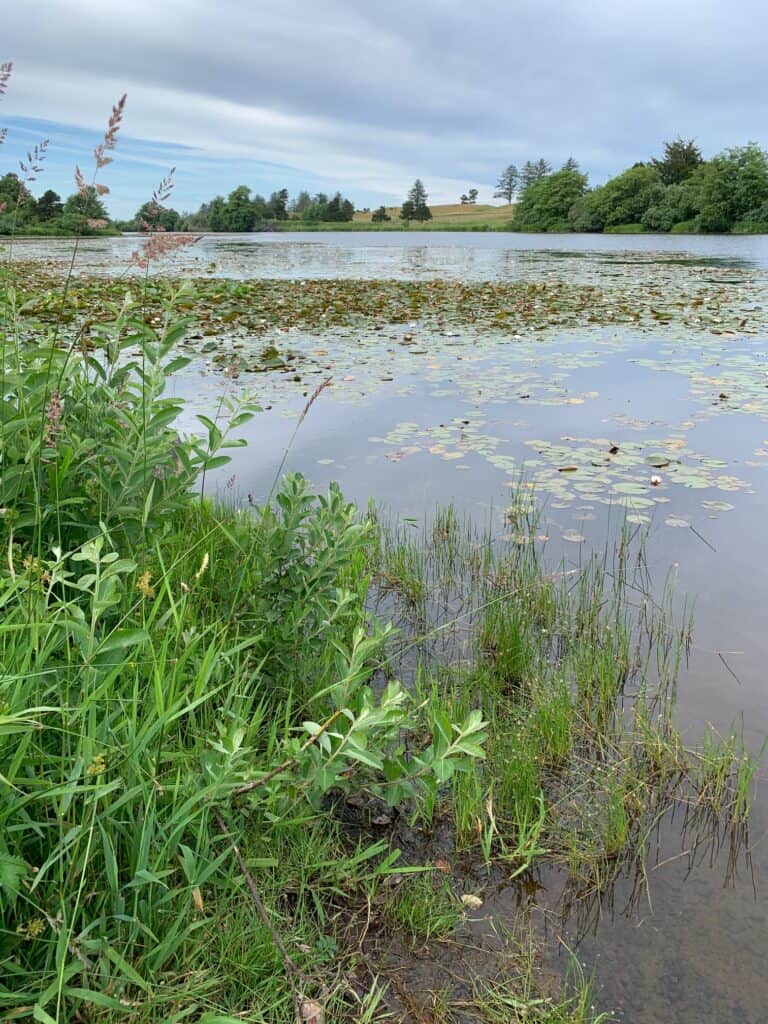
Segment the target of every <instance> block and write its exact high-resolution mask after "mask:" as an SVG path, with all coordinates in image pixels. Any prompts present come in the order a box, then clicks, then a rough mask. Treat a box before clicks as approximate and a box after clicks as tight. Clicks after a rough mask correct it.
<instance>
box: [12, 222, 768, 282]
mask: <svg viewBox="0 0 768 1024" xmlns="http://www.w3.org/2000/svg"><path fill="white" fill-rule="evenodd" d="M140 241H141V239H140V238H139V237H137V236H125V237H121V238H108V239H86V240H83V241H82V242H81V243H80V246H79V250H78V267H79V268H80V269H81V270H89V271H114V270H116V269H122V268H124V267H125V266H126V264H127V262H128V260H129V258H130V254H131V252H132V251H133V250H134V249H135V248H136V247H137V245H138V244H139V243H140ZM72 244H73V243H72V241H71V240H67V239H21V240H17V241H15V242H14V243H13V251H14V253H15V255H16V256H17V257H21V258H25V257H26V258H40V259H49V260H53V261H59V262H63V261H66V260H67V259H68V257H69V254H70V253H71V250H72ZM654 264H656V265H679V266H688V267H706V266H710V267H712V268H713V269H723V268H727V267H733V268H741V269H751V268H755V269H768V236H763V235H744V236H729V235H712V236H701V235H691V236H685V237H683V236H680V235H627V236H615V235H517V234H514V233H507V232H479V233H471V232H457V233H453V232H443V231H440V232H419V231H409V232H323V233H299V232H291V233H290V234H280V233H273V234H250V235H205V236H203V237H202V238H201V239H200V241H199V242H198V243H197V244H196V245H195V246H193V247H191V248H188V249H185V250H182V251H181V252H179V253H177V254H175V255H174V257H173V259H172V261H170V262H169V263H168V264H167V265H166V266H165V269H166V270H172V271H173V272H183V273H193V274H203V273H206V272H208V273H213V274H215V275H216V276H218V277H302V276H304V277H313V278H322V277H365V278H376V277H388V278H414V279H418V278H430V277H447V278H452V279H460V280H486V279H502V280H514V279H516V278H527V277H529V276H530V275H532V274H533V275H540V274H542V273H547V272H548V268H551V269H550V271H549V272H552V273H557V274H558V275H562V274H563V273H567V274H569V275H570V276H571V277H572V278H573V279H574V280H576V279H578V280H581V279H589V278H591V277H592V275H593V274H594V273H600V272H602V273H603V274H605V273H606V272H607V271H610V268H611V266H614V267H615V268H616V270H617V272H618V271H619V270H620V269H621V268H622V266H624V267H627V266H629V267H632V266H641V265H642V266H646V267H647V266H652V265H654Z"/></svg>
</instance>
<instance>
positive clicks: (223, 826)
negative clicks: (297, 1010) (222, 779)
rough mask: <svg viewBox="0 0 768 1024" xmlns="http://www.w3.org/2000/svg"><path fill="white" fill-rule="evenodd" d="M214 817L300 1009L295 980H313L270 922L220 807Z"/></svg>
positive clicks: (310, 981) (305, 981)
mask: <svg viewBox="0 0 768 1024" xmlns="http://www.w3.org/2000/svg"><path fill="white" fill-rule="evenodd" d="M213 816H214V817H215V818H216V823H217V824H218V826H219V829H220V830H221V833H222V835H223V836H224V837H225V838H226V839H227V840H228V841H229V843H230V845H231V847H232V852H233V853H234V855H235V859H236V860H237V864H238V867H239V868H240V872H241V874H242V876H243V878H244V879H245V882H246V885H247V886H248V891H249V892H250V894H251V898H252V899H253V902H254V903H255V904H256V909H257V910H258V912H259V917H260V918H261V920H262V921H263V922H264V924H265V926H266V928H267V930H268V931H269V934H270V935H271V936H272V941H273V942H274V944H275V946H276V947H277V950H278V952H279V953H280V956H281V957H282V961H283V966H284V967H285V972H286V976H287V978H288V984H289V985H290V987H291V992H292V993H293V997H294V1000H295V1001H296V1006H297V1007H298V1005H299V1002H300V1000H301V998H302V995H301V992H300V991H299V989H298V988H297V987H296V982H295V980H294V979H295V978H299V979H300V980H301V981H302V982H304V983H305V984H307V983H309V984H313V982H312V979H311V978H308V977H307V976H306V975H305V974H303V973H302V971H301V970H300V969H299V968H298V967H297V966H296V964H295V963H294V962H293V960H292V958H291V955H290V954H289V952H288V950H287V949H286V948H285V943H284V942H283V940H282V939H281V938H280V935H279V933H278V932H277V931H276V929H275V927H274V925H273V924H272V921H271V920H270V917H269V914H268V913H267V908H266V907H265V906H264V903H263V901H262V899H261V896H260V895H259V890H258V888H257V887H256V882H255V881H254V878H253V875H252V874H251V873H250V871H249V870H248V865H247V864H246V863H245V859H244V858H243V855H242V853H241V852H240V847H239V846H238V845H237V843H236V842H235V840H234V839H233V837H232V833H231V832H230V831H229V829H228V828H227V823H226V822H225V821H224V818H223V817H222V816H221V813H220V811H219V809H218V807H214V808H213Z"/></svg>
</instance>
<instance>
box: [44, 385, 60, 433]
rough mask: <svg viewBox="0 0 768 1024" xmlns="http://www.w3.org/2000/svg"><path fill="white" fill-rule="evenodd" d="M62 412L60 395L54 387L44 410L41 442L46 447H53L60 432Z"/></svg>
mask: <svg viewBox="0 0 768 1024" xmlns="http://www.w3.org/2000/svg"><path fill="white" fill-rule="evenodd" d="M62 412H63V406H62V404H61V395H60V394H59V392H58V391H56V390H55V389H54V390H53V391H52V392H51V397H50V399H49V401H48V408H47V409H46V411H45V420H46V424H45V436H44V438H43V444H44V445H45V446H46V447H47V448H55V447H56V441H57V439H58V436H59V434H60V433H61V414H62Z"/></svg>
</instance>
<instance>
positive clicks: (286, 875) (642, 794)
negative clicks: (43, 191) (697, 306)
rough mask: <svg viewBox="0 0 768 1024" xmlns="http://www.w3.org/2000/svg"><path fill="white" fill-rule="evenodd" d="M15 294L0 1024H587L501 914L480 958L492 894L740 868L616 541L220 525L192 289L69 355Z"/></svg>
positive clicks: (741, 774)
mask: <svg viewBox="0 0 768 1024" xmlns="http://www.w3.org/2000/svg"><path fill="white" fill-rule="evenodd" d="M110 130H112V126H111V127H110ZM113 135H114V132H113ZM75 254H76V250H75ZM73 262H74V256H73ZM14 273H15V272H14V270H13V267H12V265H11V264H10V263H9V264H8V265H7V266H6V267H5V268H4V269H3V280H2V289H1V290H0V371H1V375H0V409H1V410H2V446H1V448H0V459H1V460H2V462H1V465H0V470H1V473H0V548H1V549H2V551H3V562H2V566H1V567H0V609H2V621H0V794H1V795H2V800H1V802H0V921H1V925H0V965H1V969H0V1019H3V1020H35V1021H40V1022H43V1024H51V1022H56V1024H65V1022H66V1024H70V1022H93V1021H99V1020H104V1021H117V1020H120V1021H126V1022H130V1024H139V1022H146V1024H148V1022H161V1021H162V1022H177V1021H195V1022H201V1024H236V1022H241V1021H252V1022H270V1024H272V1022H274V1024H278V1022H286V1021H288V1022H290V1021H303V1022H305V1024H306V1022H314V1024H321V1022H323V1021H328V1022H330V1021H360V1022H364V1021H376V1020H385V1019H390V1020H392V1019H395V1020H397V1019H401V1020H411V1021H416V1022H421V1021H427V1020H428V1021H443V1020H445V1021H448V1020H466V1021H483V1022H488V1024H490V1022H502V1021H505V1022H506V1021H515V1020H519V1021H522V1020H525V1021H539V1022H550V1024H554V1022H578V1024H587V1022H591V1024H595V1022H597V1021H601V1020H607V1019H609V1017H608V1016H607V1015H606V1013H604V1012H603V1013H601V1012H598V1010H596V1009H595V1008H594V1007H593V998H592V988H591V980H590V979H589V978H587V977H585V976H584V974H583V972H582V971H581V969H580V968H579V965H578V962H577V961H576V960H575V958H574V961H573V969H572V971H571V974H570V976H569V978H568V979H566V981H565V983H564V984H558V983H556V982H555V981H554V980H553V979H551V978H549V977H548V976H547V975H546V973H545V972H544V971H543V970H542V968H541V964H540V960H539V949H538V941H539V940H538V938H537V936H536V935H535V934H534V932H533V931H532V930H531V929H530V928H529V925H528V922H527V920H526V916H525V914H524V913H523V912H521V914H520V915H519V919H515V920H511V921H503V922H502V921H494V922H490V921H489V922H488V931H489V932H490V933H492V939H493V941H492V942H490V943H488V942H485V941H483V942H482V943H480V942H478V941H477V939H476V938H475V936H476V934H477V933H476V931H474V930H473V929H474V928H475V927H476V924H477V921H478V920H480V919H482V917H483V905H484V901H485V895H486V887H487V886H488V885H490V883H491V881H492V880H494V879H495V880H499V879H503V880H506V881H507V882H508V883H509V884H513V883H514V884H524V883H525V880H526V879H527V878H529V877H530V873H531V871H532V869H534V868H535V867H536V866H538V865H540V864H542V863H547V862H556V863H560V864H562V865H564V868H565V869H566V870H567V871H568V872H569V874H570V877H571V878H572V879H573V893H574V899H577V900H581V899H586V898H587V897H588V896H590V895H594V894H597V895H598V896H601V895H602V894H605V893H607V892H608V891H609V889H610V886H611V884H612V882H613V881H614V880H615V879H616V878H617V877H618V876H619V875H620V874H621V873H622V872H626V871H633V872H635V873H636V875H637V877H638V878H639V879H640V882H641V883H643V882H644V881H645V874H644V872H645V867H644V865H645V862H646V859H647V857H648V856H649V852H650V851H651V849H652V846H653V836H654V834H655V833H656V831H657V830H658V829H659V827H660V824H661V822H662V820H663V819H664V818H665V817H666V816H668V815H671V814H672V813H673V812H677V813H679V814H681V815H682V818H680V819H679V820H680V823H681V827H682V828H683V829H685V830H686V831H687V832H688V834H689V835H696V836H699V837H700V844H701V847H702V848H703V847H704V846H707V847H708V848H711V847H712V846H713V845H714V846H715V847H717V846H718V845H719V844H722V843H726V844H729V850H731V851H732V855H731V859H730V867H731V868H734V867H735V865H736V861H737V858H738V855H739V851H740V850H741V849H748V845H747V823H748V819H749V811H750V795H751V788H752V781H753V776H754V773H755V771H756V761H755V759H754V758H752V757H751V756H750V755H749V754H748V753H747V752H746V751H744V749H743V747H742V745H741V743H740V741H739V738H738V735H737V734H736V733H734V734H733V735H731V736H728V737H726V738H724V739H721V738H718V737H717V736H715V735H714V733H711V734H708V735H707V736H706V737H705V738H704V740H703V742H702V744H701V745H700V746H699V748H698V749H696V750H690V749H686V747H684V745H683V743H682V740H681V738H680V736H679V734H678V732H677V731H676V729H675V726H674V721H673V715H674V690H675V680H676V674H677V670H678V667H679V665H680V663H681V659H682V658H683V657H684V655H685V650H686V645H687V643H688V641H689V637H690V622H689V620H688V619H685V618H684V619H683V621H682V622H679V623H677V624H675V618H674V615H673V613H672V604H671V598H670V596H669V595H665V596H664V598H663V599H662V600H661V602H660V603H656V602H654V600H653V599H652V598H651V596H650V593H651V591H650V581H649V580H648V578H647V573H646V571H645V566H644V562H643V559H642V554H641V550H642V549H641V547H638V543H637V538H636V537H634V535H631V534H629V533H627V532H625V533H623V534H622V535H621V537H620V539H619V541H618V545H617V547H616V549H615V550H609V552H608V553H607V554H605V555H603V556H600V557H597V556H594V557H591V558H589V559H587V560H586V561H585V563H584V564H583V565H582V566H581V567H579V568H578V569H577V570H565V569H558V568H557V567H552V566H548V565H547V564H546V562H545V561H544V560H543V558H542V557H541V556H540V553H539V552H538V548H537V540H536V537H537V525H536V520H535V516H534V515H533V514H532V512H531V510H530V508H529V507H528V506H527V505H524V504H523V498H522V497H520V499H519V500H518V502H517V503H516V504H515V506H514V507H513V508H512V509H510V510H509V512H508V516H509V518H510V520H511V522H512V524H513V526H514V534H513V538H512V539H511V540H509V541H507V542H505V543H500V542H494V541H493V540H492V539H491V537H490V535H488V536H485V535H483V534H482V533H481V534H478V533H476V532H475V531H474V529H473V528H472V527H471V526H470V525H466V526H465V525H463V524H461V523H459V522H458V520H457V518H456V516H455V514H454V513H453V512H452V510H450V509H444V510H440V511H438V513H437V514H436V515H435V516H434V518H433V520H432V522H431V524H430V525H429V527H428V528H425V532H424V533H422V534H421V535H418V536H417V537H414V536H412V535H411V533H410V532H409V531H412V527H410V526H407V525H404V526H401V527H397V526H388V525H387V524H386V523H385V522H383V521H382V520H381V517H380V516H379V515H378V514H377V513H376V511H375V509H372V510H369V512H368V514H366V515H360V514H359V513H358V512H357V510H356V509H354V508H353V507H352V506H350V505H349V504H347V503H346V502H345V501H344V499H343V497H342V495H341V493H340V491H339V489H338V488H337V487H335V486H333V487H331V489H330V490H329V492H328V493H327V494H324V495H316V494H313V493H311V491H310V490H309V488H308V485H307V483H306V481H304V480H303V479H302V478H301V477H300V476H296V475H291V476H286V477H284V478H282V479H279V478H276V480H275V483H274V485H273V488H272V491H271V493H270V494H269V495H267V496H266V498H265V499H264V500H263V501H262V502H261V503H260V504H258V505H254V506H253V507H250V508H247V509H243V508H237V507H232V506H231V505H230V506H226V505H222V504H221V503H217V502H215V501H212V500H211V499H210V498H209V497H208V496H207V494H206V474H208V473H210V472H211V471H212V470H215V469H217V468H220V467H221V466H223V465H224V464H225V463H226V460H227V449H228V448H229V447H231V446H233V445H235V444H238V443H239V442H238V441H237V439H236V434H237V430H238V428H239V427H240V426H241V425H243V424H244V423H245V422H246V420H247V419H248V418H250V417H251V416H253V415H256V414H257V413H258V410H257V409H256V408H255V407H254V406H252V405H247V404H246V405H238V406H234V405H231V404H229V402H228V401H224V400H223V401H222V404H221V407H220V410H219V415H218V416H216V417H215V418H209V417H205V416H199V417H198V420H199V422H200V428H201V434H200V436H187V437H183V436H181V435H180V434H179V433H178V432H177V428H176V424H177V422H178V420H179V418H180V417H181V415H182V413H183V411H184V403H183V402H182V400H180V399H178V398H174V397H169V395H168V390H167V383H168V379H169V377H170V376H171V375H172V374H173V373H175V372H177V371H178V370H180V369H181V368H182V367H183V365H184V364H185V360H184V359H183V358H182V357H180V356H179V355H178V346H179V345H180V343H181V342H182V339H183V337H184V334H185V331H186V330H187V329H188V327H189V325H190V322H189V320H188V319H184V318H183V317H180V316H179V312H178V310H179V307H180V306H181V307H184V306H185V305H186V304H187V298H188V294H189V292H188V288H187V286H186V285H185V284H184V283H183V282H176V283H175V284H174V285H173V287H172V289H171V286H169V289H170V290H169V291H168V292H167V293H166V294H165V295H164V297H163V300H162V305H161V309H160V311H159V312H158V310H157V309H153V311H152V313H151V315H150V313H149V312H148V310H147V308H146V307H145V305H144V304H143V300H142V292H141V288H140V287H138V288H136V289H135V295H134V297H133V298H131V297H130V296H129V295H128V294H126V295H124V297H123V298H122V299H121V301H120V303H117V304H115V305H114V306H113V307H112V308H111V309H108V310H105V313H104V316H103V318H102V319H100V320H99V322H98V323H95V324H94V323H89V325H88V326H89V341H88V344H87V345H86V344H85V343H84V341H83V333H82V330H80V329H78V330H74V331H70V332H67V331H66V330H65V329H64V328H63V326H62V323H60V322H59V321H55V322H53V323H52V324H48V325H47V324H46V323H44V322H42V321H41V320H40V319H39V318H38V317H37V314H36V305H35V303H34V301H30V300H29V299H28V298H27V297H25V296H23V295H22V293H21V292H20V291H18V290H17V287H16V279H15V276H14ZM63 287H64V288H66V285H65V286H63ZM315 398H316V395H313V396H311V397H310V398H309V401H308V403H307V405H306V406H305V409H304V411H303V413H302V417H301V418H302V419H303V418H304V416H305V415H306V414H307V413H308V412H309V411H310V407H311V405H312V402H313V400H314V399H315ZM304 429H307V428H306V427H305V428H304ZM275 463H276V465H278V463H279V453H276V459H275ZM278 473H279V471H278ZM520 493H521V495H522V493H523V492H522V491H521V492H520ZM388 620H394V621H395V622H396V625H397V627H398V628H397V629H394V628H392V627H390V626H388V625H386V624H385V623H386V622H387V621H388ZM467 865H469V867H467ZM477 865H480V866H481V867H482V870H480V869H478V867H477ZM446 950H447V951H448V953H447V955H446V953H445V951H446ZM489 950H490V952H489ZM459 951H460V952H459ZM425 957H426V958H427V966H428V973H427V974H425V972H424V969H423V968H422V970H421V971H420V977H419V978H416V977H415V975H414V974H412V973H409V971H414V970H415V965H416V963H417V961H418V962H421V963H422V964H423V963H424V958H425ZM430 958H431V959H430ZM447 960H450V965H449V966H450V970H446V969H445V968H446V961H447ZM404 965H405V968H406V969H403V967H404ZM433 968H434V969H433ZM438 975H439V977H438Z"/></svg>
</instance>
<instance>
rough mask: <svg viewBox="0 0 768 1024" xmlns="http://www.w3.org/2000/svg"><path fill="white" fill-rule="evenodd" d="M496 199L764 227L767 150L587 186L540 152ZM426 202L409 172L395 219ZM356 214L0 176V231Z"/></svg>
mask: <svg viewBox="0 0 768 1024" xmlns="http://www.w3.org/2000/svg"><path fill="white" fill-rule="evenodd" d="M477 194H478V193H477V189H475V188H472V189H469V190H468V192H467V193H464V194H463V195H462V196H461V203H462V204H465V203H468V204H470V205H472V204H474V203H475V202H476V201H477ZM494 196H495V197H496V198H499V199H504V200H505V202H506V203H508V204H509V205H510V216H511V220H510V225H509V226H510V228H511V229H512V230H516V231H550V232H552V231H558V232H561V231H581V232H601V231H607V232H611V231H649V232H676V233H682V232H734V233H748V232H755V233H757V232H765V233H768V153H766V152H765V151H764V150H762V149H761V148H760V147H759V146H758V145H757V144H756V143H754V142H749V143H747V144H746V145H745V146H737V147H733V148H731V149H726V150H723V151H722V152H721V153H718V154H717V155H716V156H714V157H712V158H711V159H709V160H705V159H704V158H703V156H702V154H701V150H700V149H699V147H698V146H697V145H696V143H695V140H693V139H682V138H678V139H675V140H673V141H671V142H666V143H664V151H663V154H662V156H661V157H658V158H657V157H654V158H652V159H650V160H648V161H647V162H639V163H635V164H633V165H632V167H629V168H628V169H627V170H625V171H622V172H621V173H619V174H617V175H615V176H614V177H613V178H611V179H610V180H609V181H607V182H606V183H605V184H604V185H598V186H596V187H594V188H591V187H590V186H589V179H588V176H587V174H586V173H584V172H582V170H581V169H580V167H579V165H578V163H577V161H576V160H575V159H573V157H569V159H568V160H567V161H566V162H565V163H564V164H563V166H562V167H560V168H559V169H558V170H553V169H552V166H551V164H550V163H549V162H548V161H547V160H545V159H544V158H540V159H538V160H535V161H534V160H529V161H527V162H526V163H525V164H524V165H523V166H522V168H521V169H519V170H518V168H517V167H516V166H515V165H514V164H509V165H508V166H507V167H506V168H505V169H504V170H503V171H502V173H501V174H500V176H499V179H498V181H497V183H496V189H495V192H494ZM427 199H428V196H427V192H426V189H425V187H424V184H423V182H422V181H421V180H420V179H416V181H415V182H414V184H413V186H412V188H411V189H410V190H409V192H408V194H407V196H406V198H405V200H404V202H403V204H402V206H401V207H400V211H399V215H398V217H399V220H400V221H402V222H403V224H404V225H405V226H409V225H410V224H411V223H412V222H417V223H424V222H426V221H428V220H431V218H432V212H431V210H430V208H429V206H428V204H427ZM513 203H515V205H514V208H513V207H512V204H513ZM354 213H355V206H354V204H353V202H352V201H351V200H350V199H348V198H346V197H345V196H343V195H342V193H341V192H338V191H337V192H336V193H335V194H334V195H332V196H329V195H327V194H325V193H323V192H318V193H316V194H314V195H311V194H310V193H309V192H307V191H301V192H299V193H298V195H297V196H295V197H294V198H293V199H291V197H290V195H289V192H288V189H286V188H283V189H279V190H278V191H275V192H273V193H272V194H271V195H270V196H269V198H268V199H267V198H264V196H261V195H258V194H254V193H252V191H251V189H250V188H249V187H248V186H247V185H239V186H238V187H237V188H235V189H233V190H232V191H231V192H230V193H229V195H228V196H226V197H225V196H221V195H219V196H215V197H214V198H213V199H211V200H209V201H207V202H204V203H202V204H201V205H200V207H199V208H198V209H197V210H195V211H194V212H186V213H185V212H179V211H177V210H174V209H172V208H170V207H166V206H158V205H157V204H155V203H152V202H150V203H145V204H144V205H143V206H141V207H140V208H139V209H138V210H137V211H136V214H135V215H134V216H133V217H132V218H131V219H130V220H127V221H111V220H110V218H109V215H108V213H107V211H106V208H105V206H104V203H103V200H102V198H101V197H100V195H98V194H97V192H96V191H95V190H94V189H91V190H89V191H88V194H87V195H84V194H83V193H82V192H79V191H78V192H75V193H73V194H72V195H70V196H68V197H67V198H66V199H62V198H61V197H60V196H59V195H58V194H57V193H56V192H54V191H53V190H52V189H48V190H47V191H45V192H44V193H43V194H42V195H41V196H39V197H38V198H35V197H34V196H33V195H32V194H31V193H30V192H29V190H28V189H27V187H26V185H25V184H24V182H23V181H22V180H21V179H20V178H19V177H18V176H17V175H16V174H6V175H4V176H2V177H0V234H11V233H14V232H15V233H18V234H99V233H103V232H105V231H106V232H109V231H112V232H114V231H116V230H129V231H130V230H133V231H140V230H143V229H144V228H146V226H147V225H152V226H153V227H160V228H162V229H163V230H165V231H215V232H249V231H258V230H263V229H268V228H270V227H272V226H274V225H276V224H279V223H280V222H287V221H293V222H299V223H300V224H306V225H307V226H311V225H312V224H319V223H344V222H348V221H351V220H352V219H353V216H354ZM371 219H372V221H373V222H374V223H383V222H385V221H390V220H392V217H391V216H390V213H389V211H388V210H387V208H386V207H384V206H380V207H379V208H378V209H376V210H374V211H373V214H372V218H371Z"/></svg>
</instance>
